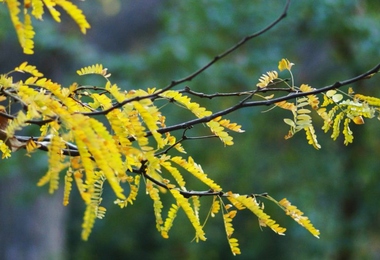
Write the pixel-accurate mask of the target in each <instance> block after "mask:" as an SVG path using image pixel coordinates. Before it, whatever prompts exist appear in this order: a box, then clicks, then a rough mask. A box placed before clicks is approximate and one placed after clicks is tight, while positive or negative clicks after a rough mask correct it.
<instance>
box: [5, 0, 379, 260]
mask: <svg viewBox="0 0 380 260" xmlns="http://www.w3.org/2000/svg"><path fill="white" fill-rule="evenodd" d="M99 2H103V3H106V2H107V1H99ZM133 2H134V1H125V2H124V1H122V5H121V8H120V11H119V12H120V13H119V14H117V15H115V14H114V15H115V17H116V16H118V15H119V16H120V17H125V16H124V13H123V12H125V10H127V9H128V8H135V6H134V5H135V3H133ZM143 2H144V1H143ZM145 2H146V3H149V2H150V1H148V0H147V1H145ZM157 2H159V3H160V4H159V5H158V6H157V5H156V6H155V8H154V10H153V11H152V14H151V18H152V20H153V21H151V24H150V25H149V26H152V27H155V28H157V31H156V32H155V33H152V34H151V35H150V36H149V35H148V36H146V37H148V38H147V39H148V40H146V38H143V40H141V42H139V38H138V36H136V37H137V38H136V39H133V40H134V41H133V42H132V43H131V42H130V41H131V39H128V37H124V38H123V40H124V41H119V40H118V38H115V37H116V36H114V34H113V33H112V31H111V30H110V29H109V28H114V29H115V30H116V28H120V27H124V28H125V29H127V28H128V27H129V26H131V24H129V23H126V22H125V23H123V19H121V18H120V19H119V20H117V21H119V22H120V23H121V24H118V25H117V26H116V25H113V26H111V27H105V28H108V31H96V30H97V29H96V28H97V26H99V27H100V26H101V25H104V24H106V23H107V22H109V21H112V20H114V17H113V16H112V14H111V15H109V16H107V15H106V14H105V13H106V12H107V10H103V9H102V5H101V4H94V3H93V2H92V1H91V3H90V1H86V2H84V3H81V5H82V6H83V7H82V8H83V9H84V11H85V14H87V16H88V17H89V20H90V24H91V25H92V28H93V29H91V30H90V31H89V35H88V36H86V37H82V36H80V35H79V33H75V32H74V31H75V30H76V28H75V30H74V29H71V28H70V27H65V25H64V24H62V25H56V24H54V25H50V24H49V23H47V22H44V23H43V24H42V25H41V27H39V28H36V31H37V32H38V33H39V34H40V38H38V39H40V40H39V41H38V42H37V43H36V52H37V53H42V52H43V51H44V53H45V50H46V55H45V54H44V55H35V57H27V58H26V57H25V56H22V55H21V54H17V55H13V56H11V58H10V56H9V54H7V53H2V54H1V55H0V56H1V57H0V61H1V64H2V65H3V66H2V67H4V69H3V68H2V71H8V70H9V69H8V68H13V67H15V66H16V65H17V64H20V63H21V62H22V61H24V60H28V61H29V62H30V63H34V64H36V65H37V66H38V67H39V68H40V70H41V71H43V72H44V74H46V75H47V76H49V77H53V79H54V77H55V78H56V80H57V81H58V80H60V81H61V82H63V83H65V84H69V83H70V82H72V81H78V80H79V79H78V78H77V77H75V71H76V69H78V68H80V67H83V66H87V65H90V64H93V63H96V62H101V63H102V64H104V65H106V66H107V67H108V68H109V70H110V71H111V72H112V73H113V75H112V77H113V81H114V82H118V85H119V86H124V87H125V88H126V89H133V88H147V87H158V88H160V87H163V86H165V85H167V84H169V83H170V81H171V80H172V79H178V78H182V77H184V76H186V75H188V74H189V73H191V72H192V71H194V70H196V69H197V68H199V67H201V66H202V65H204V64H205V63H207V62H208V61H209V60H210V59H212V58H213V57H214V56H216V55H217V54H219V53H221V52H222V51H224V50H225V49H226V48H228V47H230V46H231V45H233V44H234V43H236V42H237V41H238V40H240V39H241V38H243V37H244V36H246V35H248V34H251V33H253V32H255V31H257V30H259V29H260V28H263V27H264V26H266V25H267V24H268V23H269V22H270V21H272V20H273V19H274V18H275V17H276V16H277V15H278V14H279V13H280V12H281V8H282V7H283V5H284V3H283V1H271V2H270V3H268V1H263V0H260V1H255V2H254V3H252V1H248V0H241V1H239V4H235V3H234V2H233V1H227V0H219V1H215V0H213V1H206V0H202V1H196V0H189V1H180V2H179V1H174V0H166V1H157ZM103 6H104V5H103ZM1 10H2V9H0V18H1V20H2V21H6V20H7V19H4V16H6V14H4V12H2V11H1ZM86 10H88V11H86ZM378 10H380V3H379V1H375V0H372V1H371V0H361V1H359V0H349V1H347V0H346V1H344V0H336V1H328V0H323V1H297V0H296V1H293V2H292V4H291V6H290V10H289V15H288V17H287V18H286V19H285V20H284V21H283V22H282V23H280V24H279V25H278V26H277V27H276V28H275V29H274V30H272V31H270V32H268V33H267V34H264V35H263V36H261V37H259V38H257V39H254V40H253V41H252V42H249V43H248V44H247V45H245V46H244V47H243V48H241V49H239V50H238V51H237V52H235V53H234V54H232V55H230V56H228V57H227V58H226V59H224V60H222V61H220V62H218V63H217V64H216V65H215V66H213V67H212V68H210V69H209V70H207V71H206V72H205V73H204V74H203V75H202V76H200V77H198V78H197V79H195V80H193V81H192V82H190V83H188V85H189V86H190V87H191V88H192V89H194V90H196V91H202V92H205V93H214V92H223V91H239V90H244V89H250V88H253V87H254V86H255V85H256V83H257V79H258V77H259V76H260V75H261V73H263V72H266V71H267V70H269V69H272V68H275V67H276V63H277V61H278V60H279V59H280V58H282V57H285V58H288V59H290V60H292V61H293V62H294V63H295V64H296V66H295V67H294V69H293V71H294V74H295V75H298V77H299V80H300V82H301V81H302V82H307V83H309V84H310V85H311V86H312V87H315V88H318V87H322V86H324V85H325V84H331V83H333V82H335V81H337V80H341V79H346V78H350V77H352V76H355V75H356V74H358V73H360V72H363V71H366V70H368V69H369V68H371V67H372V66H373V65H374V64H375V63H377V62H378V61H379V57H380V49H379V48H378V46H380V37H379V36H380V29H379V26H378V24H379V23H380V13H379V12H378ZM94 13H96V14H99V15H96V16H95V17H94V16H93V15H91V14H94ZM125 19H127V18H125ZM132 25H133V24H132ZM37 26H39V25H38V24H37ZM144 30H148V28H145V29H144V28H142V29H140V31H141V32H143V31H144ZM91 31H93V33H92V32H91ZM118 34H120V32H118ZM41 35H44V36H43V37H41ZM116 35H117V34H116ZM101 37H107V40H108V41H111V42H112V41H115V42H117V44H118V45H120V46H125V48H120V47H119V50H117V51H114V50H107V49H104V47H102V46H101V45H97V39H99V41H100V38H101ZM0 40H1V42H0V45H1V46H0V47H2V49H5V48H10V46H12V44H13V45H14V44H15V42H16V38H15V35H14V34H13V33H12V30H9V25H8V24H7V23H3V22H2V27H1V29H0ZM15 53H17V51H16V52H15ZM49 73H51V75H53V76H51V75H49ZM70 75H72V76H70ZM80 80H82V79H80ZM90 80H92V79H90ZM89 82H90V81H89ZM89 82H80V83H83V84H85V83H89ZM371 83H372V84H373V81H372V82H361V83H360V84H358V85H355V86H353V87H354V88H360V89H361V91H362V92H365V93H368V94H372V95H377V96H378V95H380V92H379V91H378V90H377V89H376V86H371ZM197 101H198V100H197ZM199 102H201V103H202V102H207V103H208V107H210V108H211V109H212V110H216V109H218V108H219V109H221V108H225V107H227V106H229V105H230V104H231V103H232V102H234V100H232V99H230V100H224V101H219V100H199ZM266 109H267V108H265V107H264V108H254V109H245V110H242V111H238V112H236V113H235V114H233V115H232V116H231V117H233V120H234V121H235V122H238V123H239V124H241V125H243V128H244V129H245V130H246V133H244V134H240V135H235V136H234V141H235V145H234V146H232V147H228V148H224V147H223V146H222V145H221V144H220V143H219V142H218V141H217V140H208V141H207V145H204V144H203V142H204V141H202V142H189V143H184V146H185V147H186V149H187V150H188V152H189V154H192V155H194V159H195V160H196V161H198V162H199V163H200V164H202V166H203V168H204V170H205V171H206V172H209V175H210V176H212V178H214V179H215V180H218V181H219V183H221V185H223V186H224V187H226V188H227V187H228V188H230V189H233V190H239V192H240V193H251V192H254V193H260V192H265V191H268V192H270V194H271V195H272V196H274V197H277V198H280V197H287V198H289V200H291V201H292V202H293V203H294V204H296V205H298V206H299V207H300V208H302V209H303V211H304V212H305V213H307V215H308V216H309V218H310V219H311V220H312V221H313V223H314V224H315V226H316V227H317V228H319V229H320V231H321V239H320V240H316V239H314V238H312V237H311V236H310V235H309V234H308V233H307V232H306V231H305V230H304V229H302V228H301V227H298V226H297V225H296V224H293V223H292V221H291V220H289V219H286V218H283V219H281V217H280V216H281V214H279V215H278V216H279V218H280V219H279V222H280V224H283V225H285V226H287V227H288V232H287V235H286V236H285V237H282V236H277V235H275V234H272V232H271V231H270V230H263V231H260V228H259V225H258V223H257V222H256V221H255V220H254V218H252V216H251V215H249V214H246V215H245V216H244V214H242V215H241V216H239V217H238V219H237V221H235V227H236V231H235V232H236V233H235V234H236V236H237V237H239V242H240V244H241V249H242V256H241V257H243V258H244V259H256V258H266V259H375V258H377V257H379V255H380V236H379V235H378V232H377V230H379V228H380V222H379V221H378V220H379V217H380V210H379V207H378V203H377V197H378V196H379V195H380V189H379V177H378V176H379V175H378V172H377V171H378V169H379V168H380V165H379V162H378V160H377V155H378V154H379V152H380V148H379V147H380V144H379V141H378V140H377V139H376V136H377V132H378V127H379V126H378V122H376V121H371V122H366V125H364V126H361V127H360V128H353V131H354V133H355V139H354V144H353V145H351V146H348V147H343V145H342V142H341V140H340V141H339V140H338V142H332V141H331V140H330V139H329V138H328V137H327V136H326V138H323V136H322V132H321V131H319V133H320V134H319V139H320V144H321V145H322V150H320V151H316V150H314V149H313V148H312V147H310V146H308V145H307V144H306V142H305V140H304V138H303V137H302V136H298V137H297V136H296V137H295V138H293V139H291V140H287V141H285V140H284V139H283V136H284V135H285V134H286V133H287V126H286V125H285V124H283V121H282V118H283V117H284V116H286V114H285V113H286V112H283V111H280V110H278V109H275V110H272V111H270V112H267V113H262V112H264V111H265V110H266ZM176 113H177V112H176ZM177 116H179V117H180V116H182V115H181V114H180V113H178V115H177ZM178 120H180V119H178ZM192 131H194V135H195V134H196V132H197V131H202V129H199V130H198V129H194V130H192ZM190 133H191V132H190ZM208 147H212V148H213V149H215V147H217V149H219V151H220V152H219V153H218V154H214V153H211V152H209V150H208ZM3 163H4V162H2V170H3V169H5V168H3ZM40 172H41V176H42V174H43V173H44V172H45V170H44V169H40ZM36 190H38V189H37V188H36ZM72 196H79V195H78V194H72ZM139 196H140V198H139V199H140V203H137V204H136V205H133V207H128V208H126V209H123V210H119V209H118V208H116V207H114V208H113V207H112V206H111V204H112V201H111V199H109V200H108V201H107V199H105V205H106V204H108V207H107V208H108V209H109V210H108V212H107V218H105V220H102V221H98V222H97V224H96V227H95V229H94V231H93V233H92V236H91V238H90V240H89V241H88V242H83V241H80V224H81V221H82V218H81V217H82V214H81V212H82V211H83V208H81V207H82V206H81V205H75V203H73V204H70V205H69V206H68V209H69V210H70V211H71V213H70V219H69V220H68V224H67V226H68V229H69V230H68V232H69V235H68V240H67V255H68V256H69V258H70V259H104V258H106V257H108V258H111V257H112V258H125V257H129V258H147V259H168V258H174V259H177V258H183V259H200V258H211V259H229V258H231V259H232V255H231V254H230V252H229V248H228V245H227V243H226V241H225V237H224V230H223V228H222V222H221V219H210V220H209V222H208V226H207V227H206V233H207V234H208V240H207V241H206V242H203V243H199V244H196V243H190V241H191V240H192V238H193V237H192V234H193V231H192V228H191V226H190V224H189V225H187V224H186V223H187V222H186V221H181V218H182V219H184V218H185V217H186V216H184V214H183V215H182V216H179V218H178V219H176V220H175V221H176V222H177V221H178V222H180V223H184V224H183V225H177V226H175V227H174V229H173V230H172V231H171V236H170V239H169V240H164V239H162V238H161V237H160V235H159V234H158V233H157V232H156V230H155V228H154V226H155V220H154V217H153V214H152V213H153V212H152V207H151V205H150V203H151V201H150V200H149V199H148V198H147V197H146V196H144V195H143V194H140V195H139ZM207 200H208V198H204V199H202V201H203V203H204V204H205V203H207ZM73 201H74V200H73ZM144 202H145V203H144ZM106 206H107V205H106ZM268 210H269V211H268V212H269V213H270V214H271V215H273V216H277V215H276V210H277V209H275V208H273V211H270V210H272V209H271V208H269V207H268Z"/></svg>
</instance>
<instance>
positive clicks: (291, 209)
mask: <svg viewBox="0 0 380 260" xmlns="http://www.w3.org/2000/svg"><path fill="white" fill-rule="evenodd" d="M278 204H279V205H280V206H281V207H283V209H284V210H285V212H286V215H289V216H290V217H291V218H292V219H294V220H295V221H296V222H297V223H298V224H300V225H301V226H303V227H304V228H305V229H307V230H308V231H309V232H310V233H311V234H313V236H315V237H317V238H319V234H320V233H319V230H318V229H316V228H315V227H314V226H313V224H312V223H311V222H310V220H309V218H308V217H306V216H304V215H303V214H304V213H303V212H302V211H300V210H299V209H298V208H297V207H296V206H293V205H292V204H291V203H290V202H289V201H288V200H287V199H286V198H283V199H282V200H280V201H279V202H278Z"/></svg>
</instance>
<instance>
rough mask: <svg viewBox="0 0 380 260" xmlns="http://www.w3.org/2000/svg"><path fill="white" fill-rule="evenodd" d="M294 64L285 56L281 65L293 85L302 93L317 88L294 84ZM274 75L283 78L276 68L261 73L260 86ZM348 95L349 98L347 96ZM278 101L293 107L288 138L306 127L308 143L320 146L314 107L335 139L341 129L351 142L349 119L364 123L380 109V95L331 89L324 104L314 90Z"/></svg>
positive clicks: (345, 137)
mask: <svg viewBox="0 0 380 260" xmlns="http://www.w3.org/2000/svg"><path fill="white" fill-rule="evenodd" d="M293 65H294V64H293V63H291V62H290V61H288V60H287V59H282V60H281V61H280V62H279V65H278V69H279V70H280V71H283V70H285V69H286V70H288V71H289V73H290V75H291V81H292V82H291V86H290V89H292V90H296V91H299V92H303V93H311V92H313V91H314V90H315V89H314V88H312V87H310V86H309V85H306V84H301V86H300V87H296V86H294V84H293V81H294V80H293V75H292V72H291V68H292V66H293ZM275 79H277V80H282V79H281V78H279V77H278V73H277V71H270V72H268V73H267V74H264V75H262V76H261V78H260V79H259V83H258V84H257V86H258V87H259V88H265V87H267V86H268V85H269V84H270V83H272V82H273V81H274V80H275ZM351 92H352V91H351ZM345 95H346V97H347V98H346V99H344V98H345ZM275 105H276V106H277V107H280V108H282V109H285V110H290V111H291V112H292V114H293V118H292V119H290V118H285V119H284V122H285V123H286V124H287V125H289V126H290V130H289V133H288V134H287V135H286V136H285V139H288V138H291V137H293V136H294V135H295V134H296V133H297V132H299V131H301V130H303V131H305V134H306V140H307V142H308V144H310V145H312V146H313V147H314V148H315V149H320V148H321V145H320V144H319V143H318V140H317V135H316V132H315V128H314V125H313V122H312V116H311V113H312V111H315V112H316V113H317V115H319V116H320V117H321V118H322V119H323V126H322V130H324V132H325V133H327V132H328V131H329V130H332V134H331V138H332V139H333V140H336V139H337V138H338V137H339V135H340V133H343V137H344V144H345V145H348V144H349V143H352V142H353V138H354V136H353V132H352V131H351V129H350V127H349V125H350V123H351V122H353V123H355V124H363V123H364V119H363V118H373V117H374V116H375V113H376V112H379V107H380V99H378V98H374V97H368V96H365V95H360V94H355V95H352V94H351V93H349V94H346V93H344V92H338V91H337V90H334V89H332V90H329V91H327V92H326V93H324V94H323V103H322V104H320V101H319V97H318V96H317V95H315V94H312V93H311V94H310V95H307V96H305V97H299V98H296V99H295V102H289V101H281V102H277V103H276V104H275ZM341 122H343V130H341V125H342V123H341Z"/></svg>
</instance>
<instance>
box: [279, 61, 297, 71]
mask: <svg viewBox="0 0 380 260" xmlns="http://www.w3.org/2000/svg"><path fill="white" fill-rule="evenodd" d="M293 65H294V63H291V62H290V61H289V60H288V59H282V60H280V61H279V63H278V69H279V70H280V71H283V70H285V69H287V70H291V69H292V66H293Z"/></svg>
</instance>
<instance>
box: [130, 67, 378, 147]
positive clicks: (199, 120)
mask: <svg viewBox="0 0 380 260" xmlns="http://www.w3.org/2000/svg"><path fill="white" fill-rule="evenodd" d="M379 71H380V63H379V64H378V65H376V66H375V67H374V68H372V69H371V70H369V71H367V72H365V73H363V74H361V75H359V76H356V77H354V78H351V79H347V80H343V81H338V82H336V83H334V84H332V85H328V86H325V87H322V88H319V89H316V90H313V91H310V92H295V93H290V94H289V95H286V96H282V97H278V98H273V99H269V100H260V101H248V100H249V99H250V97H251V96H252V95H253V94H254V93H251V94H250V95H248V96H247V97H245V98H244V99H242V100H241V101H240V102H238V103H237V104H236V105H234V106H231V107H229V108H227V109H224V110H221V111H219V112H216V113H214V114H212V115H210V116H207V117H202V118H196V119H193V120H189V121H187V122H183V123H180V124H176V125H172V126H168V127H165V128H161V129H159V130H157V132H159V133H161V134H163V133H167V132H172V131H176V130H181V129H186V128H188V127H191V126H194V125H197V124H202V123H207V122H209V121H210V120H212V119H214V118H217V117H219V116H224V115H228V114H230V113H232V112H234V111H236V110H238V109H241V108H244V107H255V106H269V105H273V104H275V103H277V102H280V101H285V100H291V99H295V98H298V97H304V96H308V95H312V94H319V93H322V92H326V91H328V90H330V89H338V88H340V87H343V86H346V85H350V84H352V83H355V82H358V81H360V80H363V79H367V78H368V77H369V76H371V75H372V74H375V73H378V72H379ZM151 135H152V133H151V132H147V136H151ZM130 140H131V141H133V140H134V138H132V137H131V138H130Z"/></svg>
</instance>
